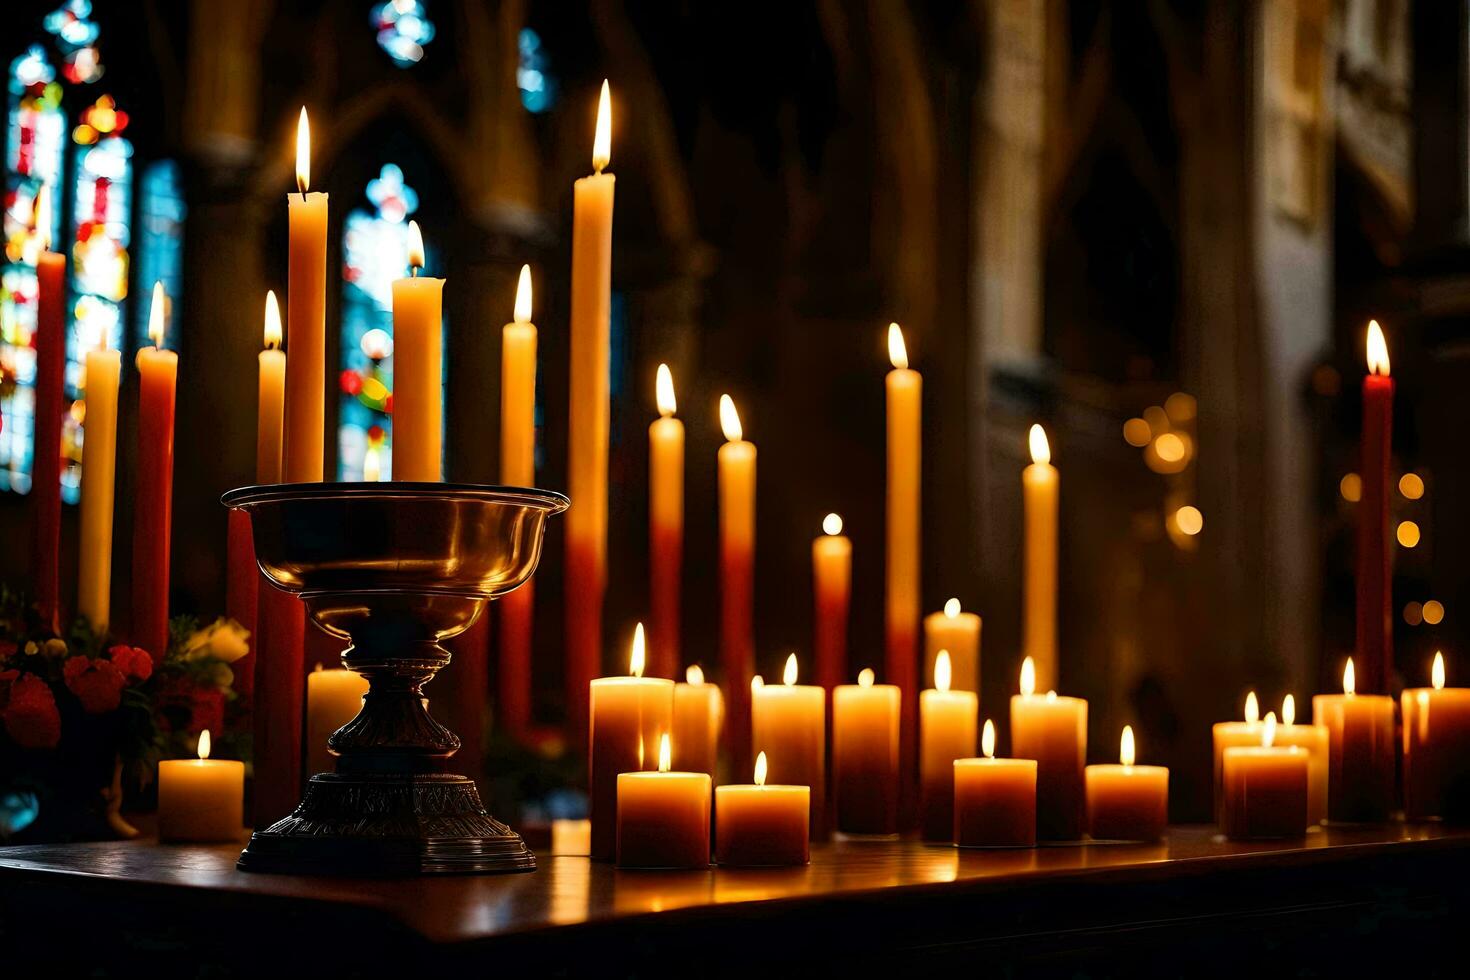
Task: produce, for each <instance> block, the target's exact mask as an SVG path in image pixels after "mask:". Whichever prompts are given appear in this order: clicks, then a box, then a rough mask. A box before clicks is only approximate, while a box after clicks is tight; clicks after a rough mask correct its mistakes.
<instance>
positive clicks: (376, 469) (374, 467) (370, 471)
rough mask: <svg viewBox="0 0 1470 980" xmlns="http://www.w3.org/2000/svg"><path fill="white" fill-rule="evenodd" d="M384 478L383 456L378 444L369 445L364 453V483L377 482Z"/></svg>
mask: <svg viewBox="0 0 1470 980" xmlns="http://www.w3.org/2000/svg"><path fill="white" fill-rule="evenodd" d="M382 478H383V457H382V454H381V453H379V452H378V447H377V446H369V447H368V448H367V450H366V451H365V452H364V453H363V454H362V479H363V482H364V483H377V482H378V481H379V480H381V479H382Z"/></svg>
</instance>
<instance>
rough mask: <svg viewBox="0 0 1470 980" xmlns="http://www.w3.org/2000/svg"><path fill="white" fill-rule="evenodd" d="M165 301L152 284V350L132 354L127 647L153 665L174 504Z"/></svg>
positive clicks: (171, 375)
mask: <svg viewBox="0 0 1470 980" xmlns="http://www.w3.org/2000/svg"><path fill="white" fill-rule="evenodd" d="M167 301H168V300H167V297H166V296H164V293H163V283H161V282H155V283H154V284H153V305H152V307H151V308H150V309H149V311H148V336H149V337H150V338H152V340H153V346H152V347H144V348H143V349H141V350H140V351H138V360H137V364H138V483H137V488H136V492H135V493H134V500H133V580H132V583H131V585H132V591H133V642H135V643H137V644H138V645H139V646H141V647H142V648H143V649H144V650H147V651H148V652H149V654H151V655H152V657H153V662H154V663H158V662H159V661H161V660H162V659H163V655H164V654H165V653H166V652H167V651H168V583H169V542H170V540H171V534H170V531H171V529H172V527H173V519H172V515H173V499H174V397H175V393H176V390H177V383H178V375H179V355H178V354H176V353H174V352H173V351H171V350H164V349H163V337H164V314H165V312H166V304H167Z"/></svg>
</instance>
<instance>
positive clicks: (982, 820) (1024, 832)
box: [954, 718, 1036, 847]
mask: <svg viewBox="0 0 1470 980" xmlns="http://www.w3.org/2000/svg"><path fill="white" fill-rule="evenodd" d="M980 747H981V751H983V752H984V753H985V757H984V758H983V759H956V760H955V761H954V842H955V845H956V846H958V847H1035V846H1036V760H1035V759H997V758H996V757H995V725H994V724H993V723H992V722H991V721H990V719H988V718H987V719H986V720H985V731H984V733H983V734H982V735H981V738H980Z"/></svg>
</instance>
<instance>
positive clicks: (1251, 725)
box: [1211, 691, 1261, 823]
mask: <svg viewBox="0 0 1470 980" xmlns="http://www.w3.org/2000/svg"><path fill="white" fill-rule="evenodd" d="M1244 718H1245V720H1244V721H1217V722H1215V724H1214V727H1213V728H1212V730H1211V734H1212V735H1213V737H1214V743H1215V821H1216V822H1217V823H1218V822H1219V821H1220V820H1221V819H1222V817H1223V815H1224V812H1225V750H1226V749H1228V748H1230V747H1231V746H1233V745H1260V744H1261V705H1260V702H1259V701H1257V700H1256V692H1255V691H1250V692H1248V693H1247V694H1246V696H1245V714H1244Z"/></svg>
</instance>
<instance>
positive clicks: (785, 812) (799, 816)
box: [715, 688, 820, 867]
mask: <svg viewBox="0 0 1470 980" xmlns="http://www.w3.org/2000/svg"><path fill="white" fill-rule="evenodd" d="M818 690H820V688H818ZM767 765H768V764H767V762H766V754H765V753H764V752H759V753H757V754H756V757H755V783H754V785H751V786H738V785H737V786H716V787H715V862H716V863H717V864H724V865H730V866H732V867H775V866H779V865H793V864H806V863H807V862H808V861H810V860H811V847H810V845H809V844H808V842H807V841H808V837H809V836H810V835H809V829H808V822H809V820H810V815H811V799H810V797H811V788H810V787H808V786H779V785H767V784H766V775H767V772H766V769H767Z"/></svg>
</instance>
